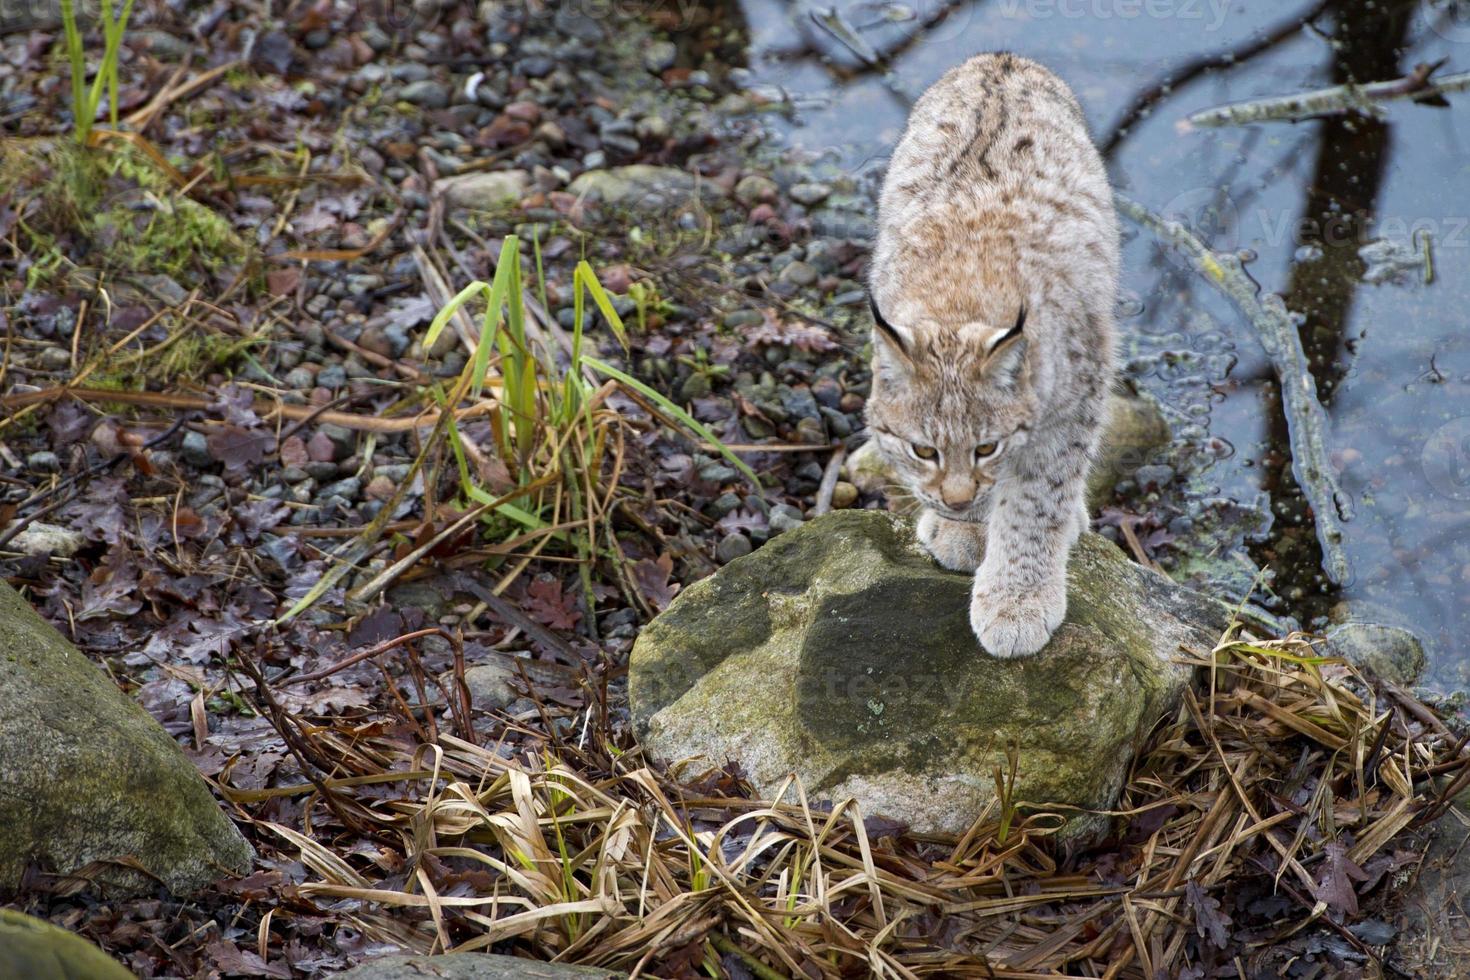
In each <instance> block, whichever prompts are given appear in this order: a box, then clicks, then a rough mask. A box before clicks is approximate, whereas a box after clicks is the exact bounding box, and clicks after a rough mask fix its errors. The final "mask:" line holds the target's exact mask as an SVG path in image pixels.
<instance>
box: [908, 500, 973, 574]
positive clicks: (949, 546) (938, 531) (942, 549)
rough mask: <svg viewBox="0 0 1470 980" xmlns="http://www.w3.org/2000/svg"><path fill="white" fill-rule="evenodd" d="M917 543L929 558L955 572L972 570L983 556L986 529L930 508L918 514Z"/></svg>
mask: <svg viewBox="0 0 1470 980" xmlns="http://www.w3.org/2000/svg"><path fill="white" fill-rule="evenodd" d="M917 533H918V538H919V544H921V545H923V546H924V550H925V551H927V552H929V555H930V557H932V558H933V559H934V560H935V561H937V562H939V564H941V565H943V566H944V567H945V568H948V569H952V570H953V571H956V572H973V571H974V570H975V569H977V568H979V567H980V562H981V560H982V559H984V557H985V528H983V527H982V526H980V525H979V524H971V523H969V522H967V521H951V520H948V519H947V518H943V517H940V516H939V515H938V514H936V513H934V512H933V511H932V510H926V511H924V513H922V514H920V515H919V527H918V532H917Z"/></svg>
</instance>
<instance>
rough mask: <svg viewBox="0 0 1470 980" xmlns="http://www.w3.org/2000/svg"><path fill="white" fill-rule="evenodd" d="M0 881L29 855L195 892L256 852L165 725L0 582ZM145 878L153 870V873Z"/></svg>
mask: <svg viewBox="0 0 1470 980" xmlns="http://www.w3.org/2000/svg"><path fill="white" fill-rule="evenodd" d="M0 787H3V789H0V888H14V887H16V885H17V884H18V883H19V881H20V878H21V874H22V872H23V870H24V869H25V868H26V866H27V865H29V864H31V863H33V862H36V863H40V864H41V865H43V866H46V867H49V868H52V869H55V870H58V871H62V872H69V871H75V870H77V869H79V868H82V867H84V866H86V865H87V864H89V863H91V862H94V861H96V862H104V863H107V862H112V861H114V860H116V859H131V860H133V861H136V862H137V863H138V864H139V865H140V866H141V867H142V868H144V869H145V870H146V871H147V873H148V874H146V875H145V874H141V873H139V872H137V871H133V870H129V869H127V868H126V867H124V866H122V865H108V866H106V867H104V870H102V871H101V872H99V874H98V875H97V877H98V879H99V880H101V881H103V882H105V883H107V884H108V885H109V886H110V887H112V888H113V889H115V890H121V891H141V892H151V891H153V890H155V889H156V888H157V887H158V884H159V883H160V882H161V883H162V884H163V885H164V886H165V887H166V888H168V890H169V891H171V892H173V893H174V894H177V895H187V894H190V893H192V892H195V891H197V890H199V889H200V888H202V887H203V886H205V885H206V884H208V883H209V882H211V881H213V880H215V879H217V878H219V877H222V876H224V875H228V874H237V875H238V874H244V873H245V872H246V871H248V870H249V868H250V865H251V863H252V861H253V860H254V852H253V851H252V850H251V847H250V845H249V844H248V843H246V841H245V838H244V837H242V836H241V835H240V832H239V831H238V830H237V829H236V828H235V826H234V824H232V823H231V822H230V821H229V819H228V818H227V817H226V816H225V814H224V813H223V812H222V811H221V810H220V808H219V805H218V804H217V803H216V802H215V800H214V797H213V796H212V795H211V794H210V792H209V788H208V787H207V786H206V785H205V783H204V780H203V779H201V778H200V776H199V773H198V771H197V770H196V769H195V768H194V764H193V763H191V762H190V761H189V759H188V757H186V756H185V755H184V753H183V751H182V750H181V749H180V748H179V747H178V745H177V744H176V743H175V742H174V740H173V739H172V738H171V737H169V735H168V733H167V732H165V731H164V730H163V728H162V727H161V726H160V725H159V724H158V722H156V721H154V720H153V718H152V717H151V716H150V715H149V714H148V713H147V712H146V711H144V710H143V709H142V708H140V707H139V706H138V705H137V704H135V703H133V701H132V700H131V699H129V698H128V697H127V695H125V694H123V693H122V692H121V691H119V690H118V689H117V688H116V687H115V686H114V685H113V683H112V682H111V681H110V680H108V678H107V676H106V675H105V674H103V673H102V672H101V671H100V670H98V669H97V667H96V666H95V665H94V664H93V663H92V662H91V661H89V660H88V659H87V658H86V657H85V656H83V655H82V654H81V653H80V652H79V651H78V650H77V649H76V648H75V647H74V646H72V645H71V644H70V643H68V642H67V641H66V639H65V638H64V637H62V635H61V634H60V633H58V632H57V631H56V630H55V629H53V628H52V627H51V626H50V625H49V624H48V623H46V622H45V621H44V620H43V619H41V617H40V616H38V615H37V614H36V612H35V610H33V609H31V607H30V606H29V605H28V604H27V603H26V601H25V600H24V599H22V598H21V597H20V595H19V594H17V593H16V591H15V590H14V589H12V588H11V587H10V586H9V585H6V584H5V583H4V582H0ZM150 876H151V877H150Z"/></svg>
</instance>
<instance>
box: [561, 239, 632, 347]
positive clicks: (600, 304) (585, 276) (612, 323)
mask: <svg viewBox="0 0 1470 980" xmlns="http://www.w3.org/2000/svg"><path fill="white" fill-rule="evenodd" d="M573 278H574V279H575V280H576V282H577V284H578V286H585V287H586V288H587V292H589V293H591V294H592V302H594V303H596V304H597V309H598V310H599V311H601V313H602V318H603V319H604V320H606V321H607V325H608V326H609V327H611V328H612V332H613V336H615V337H617V338H618V343H620V344H622V345H623V350H625V351H626V350H627V349H628V331H627V329H626V328H625V327H624V326H623V318H622V317H620V316H618V311H617V310H615V309H613V305H612V300H611V299H610V298H609V297H608V295H607V290H605V289H603V288H602V283H600V282H598V281H597V273H595V272H593V271H592V266H591V265H589V264H588V262H587V260H586V259H582V260H581V261H580V262H578V263H577V269H576V272H574V273H573ZM579 322H580V321H579Z"/></svg>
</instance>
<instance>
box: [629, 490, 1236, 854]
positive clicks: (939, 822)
mask: <svg viewBox="0 0 1470 980" xmlns="http://www.w3.org/2000/svg"><path fill="white" fill-rule="evenodd" d="M1069 580H1070V582H1069V586H1070V587H1069V610H1068V615H1067V619H1066V622H1064V623H1063V625H1062V627H1061V629H1060V630H1058V632H1057V634H1056V636H1054V637H1053V639H1052V641H1051V643H1050V644H1048V646H1047V647H1046V649H1045V650H1043V651H1042V652H1041V653H1040V654H1038V655H1036V656H1034V657H1026V658H1020V659H1014V660H1003V659H997V658H994V657H990V656H987V655H986V654H984V653H983V652H982V651H981V650H980V648H979V646H978V644H977V643H976V641H975V638H974V635H973V633H971V631H970V625H969V616H968V610H969V595H970V577H969V576H967V575H960V574H956V573H953V572H948V571H945V570H943V569H941V568H939V567H938V566H937V565H935V564H934V563H933V562H932V561H930V559H929V558H928V557H927V556H926V555H925V554H924V553H923V552H922V551H920V550H919V549H918V548H917V546H916V545H915V544H914V543H913V541H912V530H911V527H910V526H909V524H908V523H907V522H905V521H904V520H902V519H899V518H895V517H893V516H892V515H889V514H886V513H881V512H877V511H848V512H842V513H834V514H830V515H828V516H826V517H824V518H821V519H819V520H816V521H813V522H811V523H810V524H807V525H805V526H804V527H802V528H800V529H798V530H795V531H792V532H790V533H788V534H784V535H782V536H781V537H779V538H776V539H775V540H773V541H772V542H771V543H770V544H768V545H766V546H765V547H763V548H761V549H760V550H758V551H756V552H755V553H754V554H752V555H749V556H747V557H744V558H740V559H737V560H736V561H733V562H731V563H730V564H729V565H726V566H725V567H724V568H723V569H721V570H720V571H719V572H718V573H716V574H715V575H714V576H712V577H710V578H708V579H705V580H704V581H702V582H699V583H697V584H695V585H694V586H691V587H690V588H688V589H686V590H685V592H684V593H683V594H681V595H680V596H679V597H678V598H677V599H676V600H675V601H674V603H673V604H672V605H671V606H670V607H669V609H668V610H667V611H665V612H664V614H663V615H661V616H659V617H658V618H657V619H655V620H654V621H653V622H652V623H650V624H649V626H648V627H647V628H646V629H645V630H644V631H643V634H642V635H641V636H640V637H639V639H638V642H637V644H636V645H635V646H634V648H633V654H632V662H631V666H630V675H629V693H630V697H631V701H632V710H633V718H634V722H635V724H636V725H637V726H638V729H639V732H640V735H641V736H642V738H643V741H644V743H645V745H646V746H647V747H648V748H649V749H650V750H651V751H652V752H653V754H654V755H655V756H657V757H659V758H662V759H665V760H668V761H677V760H682V759H686V758H690V757H694V756H703V757H704V758H706V759H708V760H710V761H711V762H715V763H723V762H724V761H726V760H728V759H733V760H735V761H737V762H738V763H739V764H740V766H741V768H742V770H743V771H744V772H745V773H746V775H747V776H749V777H750V778H751V779H752V780H753V781H754V782H755V784H756V785H757V786H758V787H759V788H760V789H761V791H762V792H765V793H773V792H775V791H776V789H777V787H778V786H779V785H780V783H781V782H782V780H784V779H785V778H786V776H787V775H788V774H789V773H793V772H794V773H796V774H797V775H798V776H800V777H801V779H802V782H803V785H804V786H805V788H806V790H807V792H808V794H810V795H813V796H823V797H831V798H834V799H838V798H841V797H844V796H848V795H852V796H856V797H857V798H858V799H859V801H860V802H862V803H863V805H864V811H865V812H868V813H883V814H886V815H887V816H889V817H892V818H894V819H899V820H904V821H906V822H908V823H909V824H910V825H912V826H913V827H914V828H915V829H918V830H921V831H950V832H956V831H959V830H962V829H964V827H966V826H967V825H968V824H969V823H970V821H972V820H973V819H974V817H975V816H976V815H977V814H978V813H979V812H980V811H981V810H982V809H983V807H984V806H985V804H986V803H987V802H988V801H989V800H990V799H992V798H993V796H994V778H993V770H994V767H995V766H996V765H997V764H1001V763H1004V761H1005V758H1006V751H1007V746H1008V745H1010V744H1015V745H1017V746H1018V747H1019V751H1020V756H1019V757H1020V773H1019V780H1018V785H1017V795H1018V798H1020V799H1022V800H1025V801H1028V802H1031V803H1034V804H1038V805H1039V804H1044V803H1062V804H1069V805H1073V806H1080V807H1086V808H1094V809H1105V808H1108V807H1110V806H1111V805H1112V804H1113V802H1114V801H1115V799H1116V796H1117V792H1118V789H1119V787H1120V786H1121V783H1122V779H1123V776H1124V772H1125V770H1126V766H1127V764H1128V760H1129V758H1130V757H1131V755H1132V753H1133V752H1134V750H1135V749H1136V748H1137V747H1138V744H1139V742H1140V741H1141V739H1142V738H1143V737H1144V736H1145V735H1146V734H1147V732H1148V731H1149V729H1150V728H1151V727H1152V726H1153V724H1154V722H1155V721H1156V720H1157V719H1158V718H1159V717H1160V716H1161V715H1162V714H1163V713H1164V712H1166V711H1168V710H1170V709H1171V708H1172V707H1173V706H1174V705H1175V704H1176V703H1177V699H1178V697H1179V696H1180V694H1181V692H1182V690H1183V687H1184V685H1185V684H1186V683H1187V681H1188V670H1187V669H1186V668H1183V667H1181V666H1179V665H1178V664H1177V663H1174V662H1173V661H1174V658H1175V655H1176V654H1177V653H1178V652H1179V649H1180V647H1181V646H1188V647H1192V648H1194V649H1195V650H1197V651H1205V650H1208V649H1210V647H1211V646H1212V645H1213V643H1214V641H1215V639H1216V638H1217V637H1218V635H1219V631H1220V630H1221V629H1222V628H1223V626H1224V624H1225V619H1226V613H1225V611H1224V608H1223V607H1222V606H1220V605H1219V604H1218V603H1216V602H1214V601H1213V600H1210V599H1208V598H1206V597H1204V596H1201V595H1198V594H1196V593H1192V592H1190V591H1188V590H1186V589H1182V588H1180V587H1178V586H1175V585H1174V584H1173V583H1171V582H1169V581H1168V580H1167V579H1166V578H1164V577H1163V576H1160V575H1156V574H1154V573H1152V572H1149V571H1147V570H1146V569H1143V568H1140V567H1139V566H1137V565H1134V564H1133V563H1131V562H1129V561H1127V560H1126V559H1125V558H1124V556H1123V555H1122V554H1121V553H1120V552H1119V551H1118V550H1117V549H1116V548H1115V547H1114V546H1113V545H1112V544H1110V543H1109V542H1107V541H1105V540H1104V539H1102V538H1099V537H1097V536H1095V535H1086V536H1084V537H1083V539H1082V540H1081V541H1080V542H1079V544H1078V546H1077V548H1076V550H1075V551H1074V552H1073V556H1072V563H1071V567H1070V569H1069ZM1097 826H1098V822H1097V821H1085V820H1084V821H1078V822H1074V824H1073V827H1072V828H1071V829H1072V831H1073V832H1075V833H1083V832H1086V831H1088V830H1090V829H1096V827H1097Z"/></svg>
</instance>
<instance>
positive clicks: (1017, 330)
mask: <svg viewBox="0 0 1470 980" xmlns="http://www.w3.org/2000/svg"><path fill="white" fill-rule="evenodd" d="M1025 329H1026V304H1025V303H1022V304H1021V310H1020V312H1018V313H1017V314H1016V325H1015V326H1013V327H1011V329H1009V330H1007V331H1006V332H1005V333H1003V334H1001V335H1000V336H999V337H997V338H996V341H995V343H993V344H991V345H990V349H991V350H992V351H993V350H996V349H998V348H999V347H1000V346H1001V345H1002V344H1004V343H1005V342H1006V341H1008V340H1013V339H1015V338H1016V337H1019V336H1021V332H1022V331H1023V330H1025Z"/></svg>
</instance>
